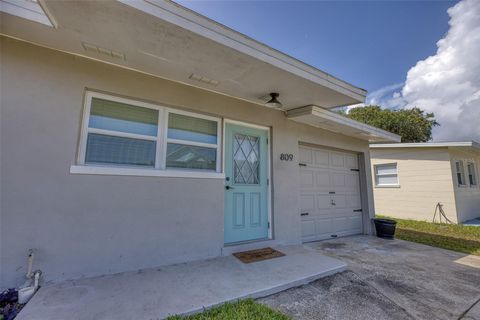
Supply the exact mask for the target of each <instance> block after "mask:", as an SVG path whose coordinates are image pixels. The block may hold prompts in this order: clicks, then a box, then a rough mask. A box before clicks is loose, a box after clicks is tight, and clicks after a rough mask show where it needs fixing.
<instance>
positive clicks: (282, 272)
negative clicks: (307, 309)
mask: <svg viewBox="0 0 480 320" xmlns="http://www.w3.org/2000/svg"><path fill="white" fill-rule="evenodd" d="M278 250H280V251H282V252H284V253H285V254H286V256H284V257H279V258H275V259H271V260H265V261H260V262H256V263H250V264H244V263H242V262H240V261H239V260H238V259H237V258H235V257H233V256H226V257H219V258H215V259H209V260H203V261H194V262H189V263H184V264H178V265H171V266H165V267H161V268H155V269H148V270H140V271H138V272H126V273H120V274H115V275H110V276H105V277H96V278H86V279H81V280H76V281H67V282H64V283H61V284H56V285H51V286H45V287H42V288H40V290H39V291H38V292H37V294H35V296H34V297H33V298H32V300H31V301H30V302H29V303H28V304H27V305H26V306H25V308H24V309H23V310H22V311H21V312H20V314H19V316H18V317H17V318H16V319H17V320H27V319H28V320H34V319H41V320H46V319H49V320H65V319H68V320H76V319H78V320H80V319H81V320H101V319H109V320H110V319H115V320H122V319H128V320H130V319H138V320H147V319H162V318H164V317H166V316H168V315H172V314H185V313H192V312H197V311H201V310H203V308H204V307H207V308H208V307H211V306H215V305H217V304H221V303H223V302H226V301H232V300H237V299H240V298H246V297H252V298H257V297H264V296H266V295H270V294H272V293H276V292H280V291H282V290H285V289H288V288H292V287H296V286H299V285H302V284H306V283H309V282H311V281H314V280H317V279H319V278H321V277H324V276H328V275H332V274H334V273H336V272H341V271H344V270H345V269H346V264H345V263H344V262H342V261H340V260H338V259H334V258H331V257H327V256H325V255H322V254H320V252H318V251H317V250H315V249H313V248H311V247H305V246H288V247H279V248H278Z"/></svg>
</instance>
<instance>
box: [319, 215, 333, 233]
mask: <svg viewBox="0 0 480 320" xmlns="http://www.w3.org/2000/svg"><path fill="white" fill-rule="evenodd" d="M333 227H334V226H333V220H332V219H331V218H329V217H326V218H321V217H320V218H318V219H317V220H316V232H317V235H322V234H326V233H329V234H332V230H333Z"/></svg>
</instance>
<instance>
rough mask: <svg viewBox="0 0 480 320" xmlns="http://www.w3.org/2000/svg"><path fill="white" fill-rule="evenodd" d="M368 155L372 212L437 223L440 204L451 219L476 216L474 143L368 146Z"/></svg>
mask: <svg viewBox="0 0 480 320" xmlns="http://www.w3.org/2000/svg"><path fill="white" fill-rule="evenodd" d="M370 156H371V159H372V175H373V176H372V177H373V181H374V192H373V193H374V198H375V210H376V212H377V214H381V215H387V216H391V217H396V218H404V219H414V220H427V221H432V220H433V218H434V215H435V212H436V213H437V215H436V219H435V221H437V222H438V221H440V220H439V216H440V208H437V204H438V203H440V204H441V205H442V207H443V211H444V213H445V215H446V217H447V218H448V219H449V220H450V221H452V222H454V223H462V222H465V221H467V220H471V219H475V218H478V217H480V185H479V181H480V180H479V179H480V176H479V171H478V170H479V169H478V168H479V167H480V144H479V143H478V142H475V141H466V142H428V143H394V144H372V145H370ZM442 221H443V222H445V221H446V219H445V217H442Z"/></svg>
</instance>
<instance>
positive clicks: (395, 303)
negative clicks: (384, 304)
mask: <svg viewBox="0 0 480 320" xmlns="http://www.w3.org/2000/svg"><path fill="white" fill-rule="evenodd" d="M349 271H351V272H353V273H354V274H355V275H356V276H357V277H358V278H359V279H360V280H362V282H364V283H365V284H366V285H367V286H369V287H370V288H372V289H373V290H374V291H375V292H377V293H378V294H380V295H381V296H383V297H385V299H387V300H388V301H390V302H391V303H393V304H394V305H396V306H397V307H398V308H400V309H401V310H403V311H404V312H405V313H406V314H408V315H409V316H410V317H411V318H412V319H415V320H419V318H417V317H416V316H414V315H413V314H411V313H410V312H408V310H407V309H405V308H404V307H402V306H401V305H399V304H398V303H397V302H395V301H393V300H392V299H391V298H390V297H388V296H387V295H385V294H384V293H383V292H382V291H380V290H379V289H378V288H376V287H375V286H374V285H372V284H370V283H368V281H367V280H365V279H363V278H362V277H360V276H359V275H358V274H357V273H356V272H354V271H353V270H351V269H349ZM477 302H478V301H477ZM474 305H475V304H474ZM472 307H473V306H471V307H470V308H469V310H470V309H471V308H472ZM466 312H468V310H467V311H466ZM458 320H460V319H458Z"/></svg>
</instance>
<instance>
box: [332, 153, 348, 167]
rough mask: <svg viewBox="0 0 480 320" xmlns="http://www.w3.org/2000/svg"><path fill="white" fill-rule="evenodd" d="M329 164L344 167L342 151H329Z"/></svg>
mask: <svg viewBox="0 0 480 320" xmlns="http://www.w3.org/2000/svg"><path fill="white" fill-rule="evenodd" d="M330 166H331V167H335V168H344V167H345V155H344V154H343V153H339V152H334V151H330Z"/></svg>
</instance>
